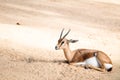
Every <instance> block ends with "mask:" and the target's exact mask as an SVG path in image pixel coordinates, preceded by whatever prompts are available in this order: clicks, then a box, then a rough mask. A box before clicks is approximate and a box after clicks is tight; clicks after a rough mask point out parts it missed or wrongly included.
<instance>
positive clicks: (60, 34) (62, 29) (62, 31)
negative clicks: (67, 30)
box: [60, 28, 64, 39]
mask: <svg viewBox="0 0 120 80" xmlns="http://www.w3.org/2000/svg"><path fill="white" fill-rule="evenodd" d="M63 31H64V28H63V29H62V31H61V34H60V39H61V37H62V34H63Z"/></svg>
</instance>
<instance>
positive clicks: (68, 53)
mask: <svg viewBox="0 0 120 80" xmlns="http://www.w3.org/2000/svg"><path fill="white" fill-rule="evenodd" d="M63 51H64V55H65V58H66V59H67V60H68V61H69V62H70V61H72V58H73V55H72V52H71V50H70V48H69V46H67V48H65V49H63Z"/></svg>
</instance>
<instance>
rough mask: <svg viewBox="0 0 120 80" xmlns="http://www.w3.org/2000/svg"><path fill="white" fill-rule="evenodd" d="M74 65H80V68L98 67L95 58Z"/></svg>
mask: <svg viewBox="0 0 120 80" xmlns="http://www.w3.org/2000/svg"><path fill="white" fill-rule="evenodd" d="M75 65H80V66H85V65H92V66H95V67H100V65H99V63H98V61H97V58H96V57H91V58H89V59H86V60H85V61H84V62H78V63H76V64H75Z"/></svg>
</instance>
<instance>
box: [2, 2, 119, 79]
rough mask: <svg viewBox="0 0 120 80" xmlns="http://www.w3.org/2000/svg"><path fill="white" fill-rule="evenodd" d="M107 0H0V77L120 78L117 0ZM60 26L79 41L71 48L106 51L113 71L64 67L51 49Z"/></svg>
mask: <svg viewBox="0 0 120 80" xmlns="http://www.w3.org/2000/svg"><path fill="white" fill-rule="evenodd" d="M109 1H110V0H109ZM109 1H108V0H105V1H104V2H102V1H100V2H99V0H85V1H84V0H69V1H68V0H24V1H21V0H0V80H120V76H119V75H120V63H119V62H120V58H119V56H120V5H119V4H120V1H119V0H114V1H113V0H111V2H109ZM19 24H20V25H19ZM62 28H65V29H66V30H65V31H67V30H68V29H71V33H70V34H69V35H68V36H67V38H68V39H78V40H79V42H78V43H75V44H70V47H71V49H72V50H74V49H77V48H90V49H98V50H102V51H104V52H106V54H107V55H108V56H109V57H110V58H111V59H112V61H113V65H114V68H113V71H112V72H110V73H108V72H99V71H95V70H92V69H84V68H82V67H74V66H71V65H68V64H67V63H66V62H65V60H66V59H65V57H64V54H63V51H61V50H60V51H55V49H54V47H55V45H56V43H57V39H58V38H59V34H60V31H61V29H62Z"/></svg>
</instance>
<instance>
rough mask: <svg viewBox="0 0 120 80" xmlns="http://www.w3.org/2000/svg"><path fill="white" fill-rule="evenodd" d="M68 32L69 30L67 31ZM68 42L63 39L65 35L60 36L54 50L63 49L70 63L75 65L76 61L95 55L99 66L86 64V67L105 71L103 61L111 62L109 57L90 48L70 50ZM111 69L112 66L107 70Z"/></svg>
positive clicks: (82, 60)
mask: <svg viewBox="0 0 120 80" xmlns="http://www.w3.org/2000/svg"><path fill="white" fill-rule="evenodd" d="M68 33H69V31H68ZM68 33H67V34H68ZM65 36H66V35H65ZM75 41H76V40H75ZM75 41H73V42H75ZM63 42H64V43H63ZM69 42H70V41H69V40H67V39H65V37H64V38H60V39H59V40H58V44H57V46H56V47H55V49H56V50H58V49H63V51H64V55H65V57H66V59H67V60H68V62H69V63H70V64H72V65H76V63H78V62H84V61H85V60H86V59H89V58H91V57H94V56H96V58H97V61H98V63H99V65H100V68H98V67H94V66H92V65H86V66H87V67H89V68H92V69H95V70H99V71H105V65H104V63H107V64H112V61H111V59H110V58H109V57H108V56H107V55H106V54H105V53H104V52H102V51H98V50H91V49H77V50H74V51H71V50H70V48H69ZM63 44H64V45H63ZM111 70H112V67H111V68H110V69H109V70H107V71H111Z"/></svg>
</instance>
